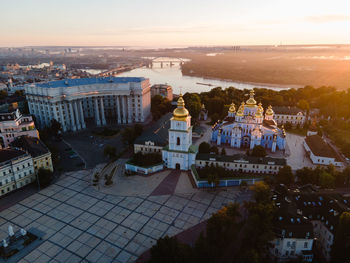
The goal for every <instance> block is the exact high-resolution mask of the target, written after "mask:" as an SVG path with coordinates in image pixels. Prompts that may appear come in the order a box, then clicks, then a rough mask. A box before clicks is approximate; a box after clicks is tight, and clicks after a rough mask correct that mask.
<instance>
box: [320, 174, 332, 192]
mask: <svg viewBox="0 0 350 263" xmlns="http://www.w3.org/2000/svg"><path fill="white" fill-rule="evenodd" d="M320 186H321V187H322V188H333V187H334V186H335V178H334V177H333V176H332V175H331V174H330V173H327V172H326V171H323V172H322V173H321V174H320Z"/></svg>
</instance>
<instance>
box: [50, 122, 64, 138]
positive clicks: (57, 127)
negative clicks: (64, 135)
mask: <svg viewBox="0 0 350 263" xmlns="http://www.w3.org/2000/svg"><path fill="white" fill-rule="evenodd" d="M60 132H62V126H61V123H59V122H58V121H57V120H56V119H52V120H51V125H50V133H51V134H52V135H54V136H57V135H58V134H59V133H60Z"/></svg>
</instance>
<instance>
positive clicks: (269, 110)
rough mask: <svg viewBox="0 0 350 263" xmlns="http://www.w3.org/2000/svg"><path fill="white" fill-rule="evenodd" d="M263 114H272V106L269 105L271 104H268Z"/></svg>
mask: <svg viewBox="0 0 350 263" xmlns="http://www.w3.org/2000/svg"><path fill="white" fill-rule="evenodd" d="M265 114H266V115H273V114H274V112H273V110H272V106H271V105H270V106H269V107H268V108H267V110H266V112H265Z"/></svg>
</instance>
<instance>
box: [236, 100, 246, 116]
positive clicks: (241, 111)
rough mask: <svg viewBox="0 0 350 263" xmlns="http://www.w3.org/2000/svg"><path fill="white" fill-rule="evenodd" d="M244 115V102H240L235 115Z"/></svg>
mask: <svg viewBox="0 0 350 263" xmlns="http://www.w3.org/2000/svg"><path fill="white" fill-rule="evenodd" d="M243 115H244V102H242V104H241V106H239V109H238V111H237V113H236V116H243Z"/></svg>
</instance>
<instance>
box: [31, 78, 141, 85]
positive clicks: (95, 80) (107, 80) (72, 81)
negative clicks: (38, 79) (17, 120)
mask: <svg viewBox="0 0 350 263" xmlns="http://www.w3.org/2000/svg"><path fill="white" fill-rule="evenodd" d="M144 80H146V79H145V78H143V77H105V78H81V79H63V80H56V81H50V82H45V83H35V86H36V87H40V88H58V87H74V86H82V85H91V84H108V83H129V82H142V81H144Z"/></svg>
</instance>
